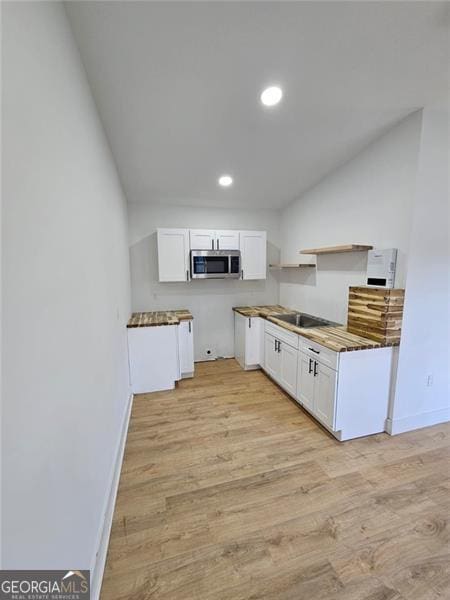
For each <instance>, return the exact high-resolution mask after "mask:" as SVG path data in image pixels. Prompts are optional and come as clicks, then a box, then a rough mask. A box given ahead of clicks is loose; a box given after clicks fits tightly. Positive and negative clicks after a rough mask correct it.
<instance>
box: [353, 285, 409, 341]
mask: <svg viewBox="0 0 450 600" xmlns="http://www.w3.org/2000/svg"><path fill="white" fill-rule="evenodd" d="M404 299H405V290H401V289H385V288H370V287H351V288H350V289H349V296H348V315H347V330H348V331H349V332H351V333H355V334H357V335H361V336H363V337H366V338H369V339H371V340H376V341H377V342H381V343H386V342H391V343H393V342H399V341H400V335H401V331H402V319H403V304H404Z"/></svg>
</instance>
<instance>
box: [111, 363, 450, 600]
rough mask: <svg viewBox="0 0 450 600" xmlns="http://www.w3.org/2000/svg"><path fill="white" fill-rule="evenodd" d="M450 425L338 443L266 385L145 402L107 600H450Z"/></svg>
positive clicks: (209, 372) (236, 383) (230, 380)
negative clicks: (449, 519) (447, 599)
mask: <svg viewBox="0 0 450 600" xmlns="http://www.w3.org/2000/svg"><path fill="white" fill-rule="evenodd" d="M449 452H450V426H449V425H439V426H435V427H431V428H428V429H423V430H420V431H414V432H410V433H406V434H403V435H399V436H395V437H390V436H388V435H386V434H380V435H376V436H371V437H367V438H363V439H359V440H354V441H350V442H344V443H340V442H338V441H336V440H335V439H334V438H332V437H331V436H330V435H329V434H328V433H326V432H325V431H324V430H323V429H321V428H320V427H319V426H318V425H317V423H316V422H315V421H314V420H313V419H312V418H311V417H309V416H308V415H307V414H306V413H305V412H303V411H302V410H301V409H300V408H299V407H298V406H297V405H296V404H295V403H294V402H293V401H292V400H291V399H289V397H288V396H287V395H286V394H284V393H283V392H282V391H281V390H280V389H279V388H278V387H277V386H276V385H275V384H274V383H272V382H271V381H270V379H268V378H267V377H266V376H265V375H264V374H263V373H262V372H261V371H253V372H244V371H242V370H241V369H240V367H239V366H238V364H237V363H236V362H235V361H234V360H223V361H218V362H213V363H202V364H198V365H196V376H195V378H194V379H192V380H187V381H182V382H181V383H180V384H179V386H178V387H177V389H176V390H174V391H169V392H158V393H154V394H147V395H141V396H137V397H136V398H135V401H134V407H133V412H132V417H131V423H130V428H129V433H128V440H127V445H126V452H125V460H124V464H123V468H122V475H121V480H120V487H119V493H118V498H117V504H116V509H115V514H114V522H113V529H112V534H111V541H110V546H109V553H108V558H107V565H106V571H105V577H104V583H103V588H102V600H125V599H137V600H145V599H152V600H153V599H155V600H162V599H164V600H210V599H211V600H256V599H258V598H265V599H267V600H269V599H270V600H291V599H292V600H319V599H320V600H322V599H323V600H325V599H326V600H337V599H339V600H341V599H342V600H343V599H345V600H364V599H366V600H369V599H370V600H438V599H440V600H443V599H444V598H450V561H449V555H448V551H449V526H448V516H449V496H450V462H449V455H450V454H449Z"/></svg>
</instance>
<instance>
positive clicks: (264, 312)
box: [233, 305, 399, 352]
mask: <svg viewBox="0 0 450 600" xmlns="http://www.w3.org/2000/svg"><path fill="white" fill-rule="evenodd" d="M233 310H234V311H235V312H237V313H239V314H241V315H243V316H244V317H262V318H263V319H267V320H268V321H271V322H272V323H275V324H276V325H279V326H280V327H283V328H284V329H287V330H288V331H292V332H294V333H298V334H299V335H301V336H302V337H304V338H306V339H308V340H311V341H313V342H316V343H317V344H320V345H322V346H324V347H325V348H329V349H330V350H334V351H335V352H352V351H354V350H368V349H370V348H385V347H386V346H398V344H399V342H386V343H381V342H376V341H374V340H369V339H368V338H365V337H361V336H359V335H355V334H354V333H350V332H349V331H347V327H346V326H343V325H342V326H337V327H336V326H335V327H310V328H304V327H296V326H295V325H291V324H290V323H286V322H285V321H280V319H277V317H276V315H277V314H289V313H293V312H296V311H293V310H289V309H288V308H284V306H280V305H267V306H237V307H235V308H233Z"/></svg>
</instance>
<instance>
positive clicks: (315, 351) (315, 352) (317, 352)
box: [308, 348, 320, 354]
mask: <svg viewBox="0 0 450 600" xmlns="http://www.w3.org/2000/svg"><path fill="white" fill-rule="evenodd" d="M308 350H311V352H314V354H320V350H314V348H308Z"/></svg>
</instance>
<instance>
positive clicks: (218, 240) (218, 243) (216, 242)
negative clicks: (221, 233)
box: [216, 240, 219, 250]
mask: <svg viewBox="0 0 450 600" xmlns="http://www.w3.org/2000/svg"><path fill="white" fill-rule="evenodd" d="M216 243H217V250H218V249H219V240H217V242H216Z"/></svg>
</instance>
